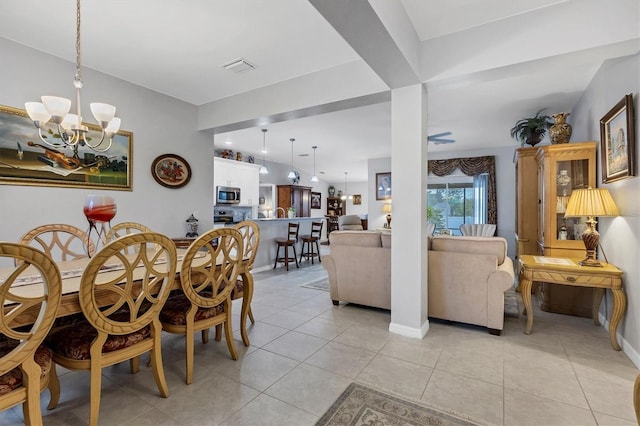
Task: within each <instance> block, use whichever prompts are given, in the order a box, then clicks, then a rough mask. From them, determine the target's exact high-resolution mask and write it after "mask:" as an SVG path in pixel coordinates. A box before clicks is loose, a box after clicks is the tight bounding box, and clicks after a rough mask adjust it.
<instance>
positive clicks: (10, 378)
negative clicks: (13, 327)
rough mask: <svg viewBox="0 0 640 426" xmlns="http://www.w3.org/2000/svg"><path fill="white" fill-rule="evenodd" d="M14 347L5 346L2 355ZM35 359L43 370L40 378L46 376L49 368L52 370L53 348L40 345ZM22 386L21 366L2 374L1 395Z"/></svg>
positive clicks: (1, 351)
mask: <svg viewBox="0 0 640 426" xmlns="http://www.w3.org/2000/svg"><path fill="white" fill-rule="evenodd" d="M15 346H17V342H16V344H15V345H14V346H13V347H15ZM13 347H8V346H7V347H3V348H2V349H1V350H0V357H3V356H4V355H5V354H7V353H9V352H10V351H11V350H12V349H13ZM34 359H35V361H36V362H37V363H38V365H39V366H40V368H41V370H42V371H41V373H40V378H42V377H45V376H46V375H47V374H48V373H49V370H51V365H52V362H51V350H49V348H47V347H46V346H45V345H40V347H38V349H37V350H36V353H35V356H34ZM20 386H22V370H21V369H20V367H17V368H14V369H13V370H11V371H9V372H8V373H6V374H3V375H2V376H0V395H1V394H5V393H9V392H11V391H12V390H14V389H17V388H19V387H20Z"/></svg>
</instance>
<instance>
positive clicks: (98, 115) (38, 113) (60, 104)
mask: <svg viewBox="0 0 640 426" xmlns="http://www.w3.org/2000/svg"><path fill="white" fill-rule="evenodd" d="M80 21H81V20H80V0H77V1H76V74H75V77H74V80H73V85H74V87H75V88H76V111H75V112H76V113H75V114H70V113H69V111H70V110H71V101H70V100H69V99H66V98H61V97H57V96H42V98H41V100H42V102H26V103H25V109H26V110H27V114H29V117H30V118H31V120H33V124H34V125H35V126H36V128H37V129H38V135H39V136H40V139H41V140H42V142H44V143H45V144H47V145H49V146H52V147H71V148H72V149H73V151H74V157H76V158H77V156H78V146H79V145H80V146H88V147H89V148H91V149H92V150H94V151H97V152H105V151H107V150H109V148H111V145H112V143H113V137H114V136H115V134H116V133H117V132H118V130H119V129H120V119H119V118H118V117H116V116H115V114H116V107H115V106H113V105H109V104H104V103H92V104H90V105H89V106H90V108H91V112H92V114H93V117H94V118H95V119H96V121H97V122H98V124H99V126H100V129H101V136H100V138H99V139H98V140H96V141H94V140H92V139H91V138H89V137H87V132H88V131H89V128H88V127H87V126H85V125H83V124H82V110H81V101H80V89H82V74H81V69H80ZM49 121H52V122H53V123H55V124H56V126H57V130H58V135H59V137H56V138H55V140H56V141H55V142H51V141H49V139H48V138H47V137H45V136H43V133H42V130H43V127H44V126H45V125H46V124H47V123H48V122H49ZM105 138H106V139H107V142H105Z"/></svg>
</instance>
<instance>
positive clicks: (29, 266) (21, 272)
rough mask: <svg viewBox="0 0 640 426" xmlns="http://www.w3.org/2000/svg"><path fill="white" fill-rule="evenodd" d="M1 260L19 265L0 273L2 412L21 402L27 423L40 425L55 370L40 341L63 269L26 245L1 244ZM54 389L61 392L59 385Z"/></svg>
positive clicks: (57, 302) (49, 322)
mask: <svg viewBox="0 0 640 426" xmlns="http://www.w3.org/2000/svg"><path fill="white" fill-rule="evenodd" d="M3 258H4V259H11V260H13V262H14V264H15V265H16V266H15V267H12V268H3V269H2V272H0V306H2V307H3V309H0V410H4V409H6V408H9V407H12V406H14V405H17V404H20V403H23V407H22V408H23V411H24V418H25V423H26V424H42V413H41V411H40V392H41V391H42V390H43V389H44V388H45V387H47V386H48V385H49V384H50V383H49V380H50V377H51V370H52V369H53V368H55V367H54V366H53V362H52V360H51V352H50V351H49V349H48V348H46V346H44V345H41V343H42V341H43V340H44V339H45V337H46V336H47V333H48V332H49V330H50V329H51V326H52V325H53V321H54V320H55V318H56V314H57V312H58V307H59V306H60V299H61V293H62V283H61V279H60V271H59V270H58V267H57V266H56V264H55V263H54V262H53V260H51V258H50V257H49V256H47V255H46V253H44V252H43V251H41V250H38V249H36V248H34V247H30V246H28V245H25V244H19V243H5V242H2V243H0V259H3ZM25 283H28V284H29V285H26V284H25ZM25 323H30V325H27V326H24V325H22V326H20V325H19V324H25ZM50 391H51V393H52V394H56V393H57V394H59V393H60V387H59V385H58V384H57V381H56V383H52V384H51V386H50Z"/></svg>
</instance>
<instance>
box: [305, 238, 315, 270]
mask: <svg viewBox="0 0 640 426" xmlns="http://www.w3.org/2000/svg"><path fill="white" fill-rule="evenodd" d="M309 246H311V254H309V256H311V264H312V265H314V263H313V262H314V257H316V252H315V248H314V247H313V242H311V241H310V242H308V243H307V253H308V252H309ZM307 258H308V257H307Z"/></svg>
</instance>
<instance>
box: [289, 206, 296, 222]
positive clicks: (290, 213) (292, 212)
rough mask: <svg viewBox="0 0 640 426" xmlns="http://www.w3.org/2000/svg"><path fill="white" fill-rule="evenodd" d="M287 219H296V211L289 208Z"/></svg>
mask: <svg viewBox="0 0 640 426" xmlns="http://www.w3.org/2000/svg"><path fill="white" fill-rule="evenodd" d="M287 217H288V218H289V219H293V218H294V217H296V209H294V208H289V210H287Z"/></svg>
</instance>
